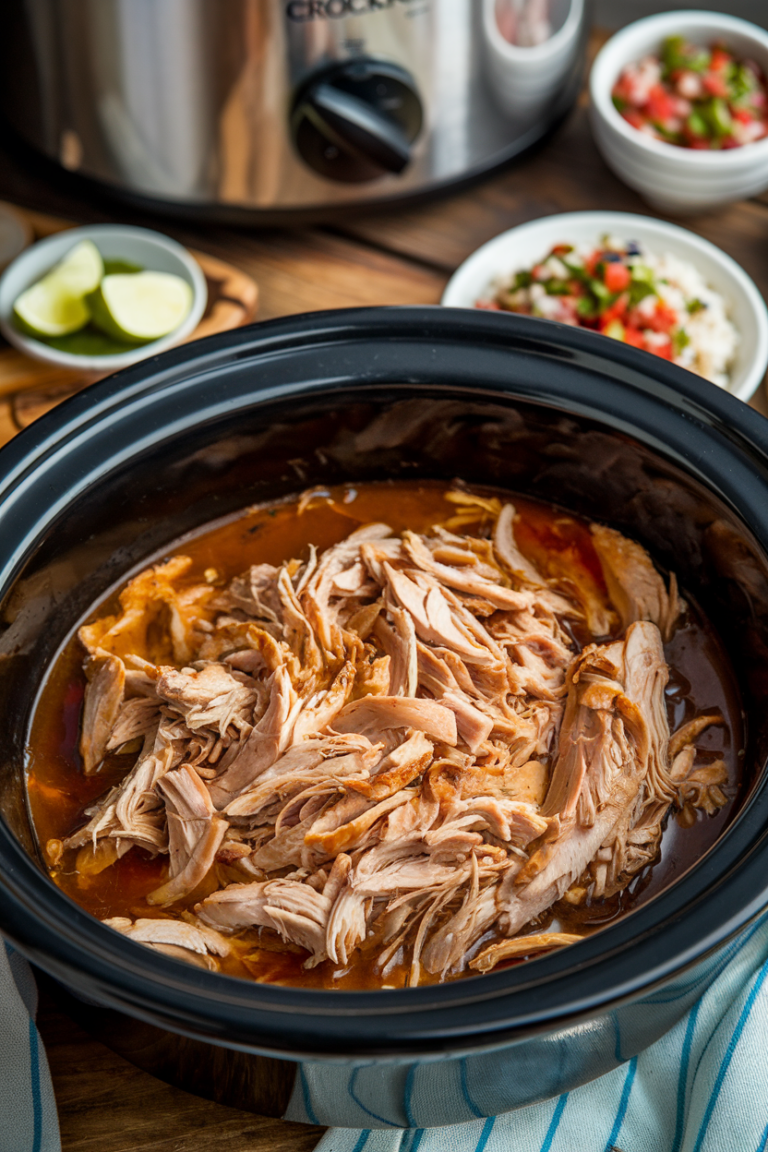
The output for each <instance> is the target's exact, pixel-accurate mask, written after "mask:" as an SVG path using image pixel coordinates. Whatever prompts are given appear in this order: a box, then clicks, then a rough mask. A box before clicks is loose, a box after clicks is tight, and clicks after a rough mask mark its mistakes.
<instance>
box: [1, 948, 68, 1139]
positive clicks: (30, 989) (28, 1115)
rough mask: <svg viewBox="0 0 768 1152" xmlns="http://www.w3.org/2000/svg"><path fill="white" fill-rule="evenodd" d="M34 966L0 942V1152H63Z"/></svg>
mask: <svg viewBox="0 0 768 1152" xmlns="http://www.w3.org/2000/svg"><path fill="white" fill-rule="evenodd" d="M36 1008H37V989H36V988H35V981H34V979H33V977H32V973H31V971H30V969H29V965H28V964H27V962H26V961H25V960H24V959H23V957H22V956H20V955H19V953H18V952H15V951H14V950H13V948H11V946H10V945H9V944H6V945H5V946H3V943H2V941H0V1152H61V1143H60V1141H59V1123H58V1119H57V1117H56V1102H55V1100H54V1097H53V1088H52V1086H51V1077H50V1073H49V1071H48V1061H47V1060H46V1058H45V1051H44V1049H43V1046H42V1044H41V1043H40V1037H39V1036H38V1033H37V1028H36V1027H35V1021H34V1016H35V1010H36Z"/></svg>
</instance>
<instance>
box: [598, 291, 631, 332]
mask: <svg viewBox="0 0 768 1152" xmlns="http://www.w3.org/2000/svg"><path fill="white" fill-rule="evenodd" d="M628 306H629V296H628V295H627V293H626V292H624V293H623V294H622V295H621V296H619V298H618V300H615V301H614V302H613V304H611V305H610V307H608V308H606V309H605V311H604V312H602V313H601V314H600V320H599V324H598V327H599V328H600V331H601V332H602V331H603V330H604V329H605V328H607V327H608V325H609V324H612V323H613V321H614V320H623V319H624V317H625V316H626V314H627V308H628Z"/></svg>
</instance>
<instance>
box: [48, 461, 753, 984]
mask: <svg viewBox="0 0 768 1152" xmlns="http://www.w3.org/2000/svg"><path fill="white" fill-rule="evenodd" d="M446 491H447V488H446V486H445V485H443V484H439V483H428V482H422V483H418V484H417V483H414V484H403V483H387V484H365V485H361V486H359V487H357V488H355V487H352V486H348V487H344V488H338V489H333V490H330V491H328V492H318V493H317V494H315V495H314V497H313V498H312V500H311V501H309V502H308V503H306V504H305V506H303V507H302V510H301V511H300V513H299V512H298V504H297V501H295V500H293V501H287V502H284V503H280V504H276V505H271V506H262V507H259V508H255V509H249V510H246V511H245V512H243V513H242V514H241V515H239V516H237V517H235V518H232V519H229V520H227V521H226V522H221V523H217V524H214V525H208V526H206V527H204V528H203V529H201V530H200V532H199V533H198V534H196V535H195V536H193V537H191V538H190V537H188V538H185V539H183V540H181V541H178V542H177V543H176V544H175V545H173V546H171V547H169V548H168V549H167V550H166V552H165V553H164V556H165V557H169V556H172V555H176V554H184V555H187V556H189V557H191V559H192V561H193V564H192V568H191V569H190V571H189V572H188V573H187V575H186V577H185V580H188V582H189V584H190V585H191V584H194V583H199V582H201V581H203V580H206V579H208V580H215V581H216V583H217V584H222V585H223V584H224V583H226V582H228V581H229V580H230V579H231V578H233V577H234V576H236V575H238V574H239V573H241V572H243V571H244V570H246V569H247V568H248V567H249V566H250V565H252V564H261V563H270V564H275V565H279V564H280V563H281V562H283V561H286V560H288V559H290V558H298V559H306V556H307V548H308V544H309V543H310V542H311V543H313V544H315V545H316V546H317V548H318V549H319V550H322V549H325V548H327V547H329V546H331V545H332V544H334V543H337V542H339V541H341V540H343V539H344V538H345V537H346V536H348V535H349V533H350V532H352V531H354V530H355V529H356V528H358V527H360V526H361V525H362V524H366V523H368V522H371V521H384V522H385V523H387V524H389V525H390V526H391V527H392V529H393V531H394V532H395V533H399V532H401V531H403V530H404V529H406V528H409V529H411V530H413V531H415V532H417V533H421V532H424V533H426V532H428V531H429V529H430V527H431V526H432V525H434V524H436V523H444V522H445V521H446V520H448V519H450V517H451V516H452V515H454V514H455V512H456V508H455V506H451V505H449V504H448V503H447V502H446V499H445V493H446ZM481 494H482V495H485V496H492V495H499V496H501V497H502V498H511V499H513V500H514V504H515V506H516V508H517V511H518V515H519V519H518V520H517V522H516V525H515V531H516V536H517V541H518V544H519V545H520V548H521V550H522V551H523V553H524V554H525V555H526V556H527V557H528V558H529V559H530V560H532V561H533V562H534V563H536V564H537V565H538V566H539V567H540V569H541V571H542V572H544V573H545V574H546V575H547V576H549V577H551V578H553V579H556V580H564V579H568V580H571V581H575V582H578V581H588V582H589V583H590V584H591V585H592V587H593V588H594V589H596V590H597V591H598V593H599V595H601V596H602V597H607V593H606V589H605V584H604V582H603V578H602V573H601V566H600V562H599V559H598V557H597V555H596V553H595V550H594V547H593V544H592V538H591V536H590V533H589V530H588V527H587V525H586V524H585V523H584V522H582V521H580V520H579V519H578V518H576V517H573V516H571V515H570V514H568V513H564V512H563V511H562V510H559V509H556V508H552V507H549V506H545V505H542V504H540V503H537V502H534V501H531V500H527V499H525V498H522V497H518V496H517V495H514V496H511V497H510V495H509V494H507V493H497V492H494V491H492V490H483V492H482V493H481ZM462 531H464V532H468V533H470V534H477V535H484V534H487V523H485V522H484V521H483V519H482V518H480V519H478V520H477V521H476V522H475V523H474V524H468V525H467V526H466V527H464V528H463V529H462ZM156 559H160V558H156ZM683 595H684V597H685V598H686V600H687V603H688V608H687V611H686V613H685V615H684V617H683V618H682V620H681V623H680V624H679V626H678V627H677V629H676V631H675V633H674V635H673V636H672V639H671V641H670V642H669V643H668V645H667V646H666V649H665V653H666V658H667V662H668V664H669V667H670V681H669V684H668V687H667V691H666V701H667V712H668V717H669V724H670V729H671V730H672V731H674V730H675V729H676V728H677V727H679V725H680V724H681V723H683V722H686V721H688V720H690V719H692V718H693V717H695V716H696V715H699V714H701V713H702V712H712V711H719V712H720V713H721V715H722V717H723V719H724V723H723V724H722V725H717V726H712V727H709V728H708V729H707V730H706V731H705V732H704V733H703V734H702V735H701V737H700V738H698V739H697V741H696V745H697V750H698V759H697V763H702V762H703V763H706V762H708V761H714V760H716V759H718V758H722V759H723V760H724V761H725V764H726V766H727V769H728V775H729V784H728V788H727V795H728V802H727V803H726V804H725V805H724V806H723V807H722V808H720V810H719V811H718V812H717V814H716V815H714V816H706V815H704V814H703V813H702V812H700V811H699V812H697V813H696V820H695V823H694V824H693V826H692V827H686V828H682V827H680V825H679V823H678V822H677V820H676V818H675V816H674V814H672V815H670V817H669V819H668V821H667V824H666V828H665V831H664V835H663V839H662V846H661V855H660V858H659V859H658V860H657V862H656V863H655V864H653V865H652V866H651V867H646V868H645V869H644V870H643V871H642V872H640V873H639V874H638V875H637V876H636V877H635V878H634V879H633V880H632V881H631V883H630V884H629V885H628V887H627V888H625V889H624V890H623V891H622V892H620V893H618V894H617V895H615V896H613V897H611V898H609V899H604V900H595V901H593V902H589V901H588V902H587V904H586V905H581V906H579V907H572V906H570V905H568V904H566V903H565V902H563V901H561V902H559V903H558V904H556V905H555V906H554V907H553V909H551V910H550V911H549V912H548V913H547V914H546V915H544V916H543V917H541V918H540V920H539V923H538V924H537V926H536V928H535V931H542V930H546V929H549V930H563V931H568V932H571V933H575V934H586V933H588V932H591V931H593V930H594V929H595V928H596V927H599V926H601V925H603V924H605V923H607V922H609V921H610V920H612V919H614V918H615V917H616V916H617V915H620V914H621V913H623V912H624V911H627V910H629V909H631V908H632V907H634V906H636V904H637V903H639V902H641V901H644V900H647V899H648V898H649V897H650V896H651V895H653V894H655V893H656V892H658V891H659V890H660V889H661V888H663V887H664V886H666V885H667V884H669V883H670V882H671V881H672V880H674V879H675V878H676V877H678V876H680V875H681V874H682V873H683V872H684V871H685V870H686V869H687V868H689V867H690V866H691V864H692V863H693V862H694V861H695V860H696V859H697V858H698V857H699V856H701V855H702V853H704V852H705V851H706V850H707V849H708V848H709V847H710V845H711V844H712V843H713V842H714V841H715V840H716V839H717V837H718V835H719V834H720V832H721V831H722V829H723V828H724V826H725V824H726V823H727V821H728V819H729V816H730V814H731V811H732V809H733V805H734V802H735V799H736V796H737V792H738V788H739V784H740V779H739V772H740V766H741V757H740V754H739V753H740V749H741V747H742V723H741V711H740V703H739V700H738V698H737V696H736V693H735V689H734V687H733V686H734V684H735V679H734V677H733V674H732V672H731V670H730V668H729V665H728V662H727V659H726V657H725V655H724V652H723V651H722V648H721V646H720V644H719V642H718V640H717V638H716V636H715V635H714V634H713V632H712V630H711V629H710V627H709V626H708V624H707V622H706V621H705V620H704V619H703V617H702V616H701V614H700V613H699V612H698V611H697V610H696V609H695V607H694V605H693V604H692V602H691V600H690V598H689V597H687V596H686V590H683ZM116 605H117V592H115V594H114V595H113V596H112V597H110V598H109V599H108V600H106V601H105V602H104V603H102V604H100V605H98V606H97V607H96V608H95V609H94V612H93V613H92V616H91V617H90V618H91V619H94V618H96V617H98V616H103V615H105V614H106V613H107V612H108V611H114V610H115V608H116ZM572 631H573V637H574V639H575V640H576V642H577V643H578V644H580V645H581V644H584V643H586V642H588V641H589V640H590V636H589V635H588V634H587V633H586V630H585V629H584V628H580V627H579V626H578V625H574V626H573V628H572ZM83 659H84V650H83V648H82V645H81V644H80V642H79V640H78V639H77V637H76V636H74V635H73V636H72V638H71V639H70V641H69V642H68V644H67V645H66V646H65V648H64V649H63V651H62V653H61V654H60V656H59V658H58V660H57V661H56V663H55V665H54V666H53V668H52V669H51V671H50V674H49V676H48V678H47V680H46V682H45V685H44V687H43V690H42V692H41V695H40V698H39V701H38V705H37V708H36V711H35V714H34V719H33V723H32V728H31V731H30V736H29V755H28V792H29V802H30V807H31V811H32V816H33V820H34V825H35V829H36V832H37V836H38V839H39V842H40V844H41V845H42V846H43V848H45V846H46V845H47V844H48V842H49V841H51V840H54V841H55V840H62V839H64V838H65V837H66V836H68V835H69V834H71V833H72V832H73V831H74V830H75V829H77V828H79V827H81V826H82V825H83V824H84V823H85V822H86V820H87V817H86V816H84V811H85V809H86V808H87V807H88V806H89V805H90V804H92V803H93V802H94V801H95V800H96V799H97V798H99V797H100V796H102V795H103V794H104V792H105V791H106V790H107V789H108V788H109V787H111V786H112V785H114V784H115V783H117V782H118V781H119V780H120V779H121V778H122V777H123V776H124V775H125V773H126V771H127V767H130V764H131V763H132V762H133V758H127V757H126V756H125V755H117V754H113V755H110V756H109V757H108V758H107V759H106V760H105V762H104V764H103V766H102V767H101V769H100V770H99V771H98V772H97V773H96V774H95V775H93V776H90V777H86V776H85V775H83V773H82V771H81V764H80V758H79V754H78V751H77V746H78V736H79V726H80V719H81V711H82V701H83V693H84V688H85V676H84V673H83V670H82V665H83ZM76 856H77V852H76V851H75V850H69V851H67V852H65V854H64V856H63V858H62V860H61V863H60V865H59V866H58V867H56V868H53V869H52V873H51V874H52V876H53V879H54V881H55V882H56V883H57V884H58V885H59V887H60V888H61V889H62V890H63V891H64V892H66V893H67V894H68V895H69V896H70V897H71V898H72V899H73V900H75V901H76V902H77V903H78V904H80V905H81V906H82V907H83V908H85V909H86V910H87V911H89V912H91V913H92V914H93V915H94V916H96V917H98V918H99V919H105V918H107V917H112V916H126V917H129V918H131V919H135V918H139V917H155V916H162V917H167V916H168V915H171V916H178V914H179V913H180V912H181V911H183V910H184V909H191V908H192V907H193V906H194V905H195V904H196V903H198V902H199V901H200V900H201V899H203V898H204V897H205V896H207V895H208V894H209V893H210V892H212V891H213V890H214V889H215V888H217V887H218V886H219V882H218V881H217V879H216V878H215V876H214V873H215V871H216V866H214V868H213V869H212V870H211V873H210V874H209V875H208V876H207V877H206V879H205V880H204V881H203V882H202V884H200V885H199V886H198V888H197V889H195V891H194V892H193V893H192V894H191V895H190V896H188V897H187V898H186V899H184V900H183V901H181V902H180V903H179V904H177V905H174V906H172V907H171V908H170V909H162V910H161V909H158V908H156V907H152V906H150V905H148V904H147V903H146V901H145V897H146V895H147V894H148V893H149V892H152V891H153V890H154V889H156V888H157V887H158V886H159V885H160V884H161V883H162V882H163V880H164V878H165V876H166V874H167V866H168V865H167V856H165V855H158V856H155V857H152V856H150V855H149V854H148V853H147V852H146V851H144V850H142V849H139V848H135V847H134V848H132V849H131V850H130V851H129V852H128V853H127V854H126V855H125V856H124V857H122V858H121V859H120V860H118V861H117V862H116V863H114V864H113V865H112V866H111V867H108V868H106V869H104V871H102V872H100V873H98V874H96V875H88V874H83V873H81V872H79V871H78V870H77V868H76V865H75V860H76ZM285 871H289V869H286V870H285ZM278 874H280V873H278ZM231 879H233V877H231V876H230V877H229V880H231ZM240 879H243V878H242V877H240ZM495 931H496V930H495V929H492V930H490V931H489V933H487V934H486V936H485V937H484V938H483V944H487V943H488V942H492V941H493V940H494V939H496V938H497V937H496V935H495ZM305 959H306V952H304V951H303V950H301V949H299V948H298V947H296V946H295V945H289V946H286V945H285V944H284V943H283V942H282V941H281V940H280V938H279V936H277V934H276V933H274V932H273V931H272V930H271V929H266V928H262V929H250V930H247V931H246V932H244V933H241V934H240V935H239V936H238V937H237V940H236V943H235V948H234V954H233V955H232V956H231V957H228V958H226V959H224V960H223V961H222V965H221V967H222V970H224V971H226V972H228V973H229V974H231V975H238V976H246V977H250V978H256V979H259V980H267V981H271V982H276V983H290V984H298V985H301V986H304V987H336V988H347V989H354V988H376V987H381V986H383V985H384V986H388V987H391V986H400V985H402V984H403V983H404V982H405V981H406V978H407V970H408V965H407V963H406V962H405V955H404V954H403V955H398V954H395V956H394V958H393V959H392V960H391V961H390V962H389V963H388V965H387V966H386V970H385V971H384V972H382V971H380V970H379V968H378V967H377V964H376V954H375V951H374V950H373V944H371V945H370V946H368V947H366V943H363V945H362V947H361V949H360V951H359V953H357V954H355V955H353V958H352V960H351V961H350V963H348V964H346V965H335V964H334V963H332V962H331V961H330V960H325V961H324V962H322V963H320V964H319V965H318V966H316V967H314V968H310V969H305V968H304V967H303V964H304V960H305ZM449 978H451V977H450V976H449ZM436 979H439V977H430V976H429V974H428V973H423V976H422V982H432V981H434V980H436Z"/></svg>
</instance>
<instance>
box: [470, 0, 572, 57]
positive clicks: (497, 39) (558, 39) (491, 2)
mask: <svg viewBox="0 0 768 1152" xmlns="http://www.w3.org/2000/svg"><path fill="white" fill-rule="evenodd" d="M584 3H585V0H568V15H567V16H566V17H565V20H564V21H563V23H562V24H561V25H560V27H559V28H558V30H557V32H555V33H554V34H553V35H552V36H550V37H549V39H548V40H545V41H544V42H543V43H542V44H534V45H532V46H531V47H530V48H522V47H521V46H520V45H519V44H510V42H509V40H507V39H506V38H505V37H504V36H502V34H501V32H500V31H499V25H498V21H497V20H496V0H485V2H484V5H483V20H484V23H485V32H486V36H487V37H488V38H489V40H490V41H491V43H492V45H493V47H494V49H495V51H496V52H499V53H500V54H501V55H502V56H507V57H508V58H509V61H510V63H512V62H513V61H514V62H515V63H520V64H522V63H530V64H534V63H535V64H539V63H542V62H543V61H545V60H546V59H547V57H548V56H553V55H554V54H555V53H556V52H557V51H558V50H559V49H560V48H561V47H562V46H563V45H564V44H565V42H566V41H570V40H572V39H573V37H574V35H575V34H576V33H577V32H578V30H579V27H580V25H581V20H582V17H583V15H584Z"/></svg>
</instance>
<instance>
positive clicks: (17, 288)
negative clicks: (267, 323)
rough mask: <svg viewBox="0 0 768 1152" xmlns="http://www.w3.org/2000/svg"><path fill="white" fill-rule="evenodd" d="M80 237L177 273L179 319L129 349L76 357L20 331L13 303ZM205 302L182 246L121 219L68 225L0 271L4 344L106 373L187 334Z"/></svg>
mask: <svg viewBox="0 0 768 1152" xmlns="http://www.w3.org/2000/svg"><path fill="white" fill-rule="evenodd" d="M81 240H92V241H93V243H94V244H95V245H96V247H97V248H98V249H99V251H100V252H101V254H102V256H103V257H105V258H106V259H111V260H127V261H129V262H130V263H132V264H140V265H141V266H142V267H143V268H146V269H147V270H148V271H152V272H172V273H174V274H175V275H176V276H181V278H182V279H183V280H186V282H187V283H188V284H189V286H190V288H191V289H192V307H191V308H190V311H189V315H188V316H187V318H186V320H184V322H183V323H182V324H180V325H179V327H178V328H176V329H175V330H174V331H173V332H171V333H169V334H168V335H167V336H163V337H162V338H161V339H160V340H153V341H152V342H151V343H150V344H142V345H140V346H138V347H136V348H135V349H131V350H130V351H129V352H119V353H117V354H116V355H114V356H76V355H73V354H72V353H71V352H60V351H59V350H58V349H56V348H51V347H49V345H47V344H44V343H43V342H42V341H41V340H35V339H33V338H32V337H31V336H24V335H23V334H22V333H21V332H19V331H18V330H17V328H16V327H15V326H14V324H13V303H14V300H16V298H17V297H18V296H19V294H20V293H21V292H23V291H24V290H25V288H29V287H30V285H32V284H34V283H35V282H36V281H37V280H39V279H40V278H41V277H42V276H44V275H45V273H46V272H48V271H49V270H50V269H51V268H52V267H53V266H54V264H58V262H59V261H60V260H62V259H63V258H64V256H66V254H67V253H68V252H69V251H70V250H71V249H72V248H74V246H75V244H77V243H79V242H80V241H81ZM207 301H208V290H207V288H206V284H205V276H204V275H203V271H202V269H201V267H200V265H199V264H198V263H197V261H196V260H195V259H194V258H193V257H192V256H190V254H189V252H187V250H186V248H183V247H182V246H181V244H177V243H176V241H175V240H169V238H168V237H167V236H163V235H162V233H160V232H152V231H150V229H148V228H133V227H130V226H128V225H123V224H92V225H88V226H86V227H84V228H68V229H67V230H66V231H64V232H57V233H55V235H53V236H47V237H46V238H45V240H39V241H38V243H37V244H33V245H32V247H31V248H27V249H26V251H25V252H22V253H21V255H20V256H18V257H17V258H16V259H15V260H14V261H13V263H12V264H10V265H9V267H8V268H6V270H5V272H4V273H3V275H2V276H0V332H2V334H3V336H5V338H6V340H8V341H9V343H11V344H13V345H15V347H16V348H19V349H20V350H21V351H22V352H26V353H27V355H29V356H33V357H34V358H35V359H36V360H45V361H47V362H48V363H50V364H59V365H61V366H62V367H63V368H74V369H77V370H79V371H82V372H105V371H106V372H109V371H117V369H118V368H125V367H126V366H127V365H128V364H135V363H136V362H137V361H139V360H145V359H146V358H147V356H154V355H155V353H157V352H164V351H165V349H166V348H172V347H173V345H174V344H179V343H180V342H181V341H182V340H184V339H186V337H187V336H190V335H191V334H192V333H193V332H194V330H195V328H196V327H197V325H198V324H199V323H200V320H201V319H202V316H203V313H204V312H205V306H206V303H207Z"/></svg>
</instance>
